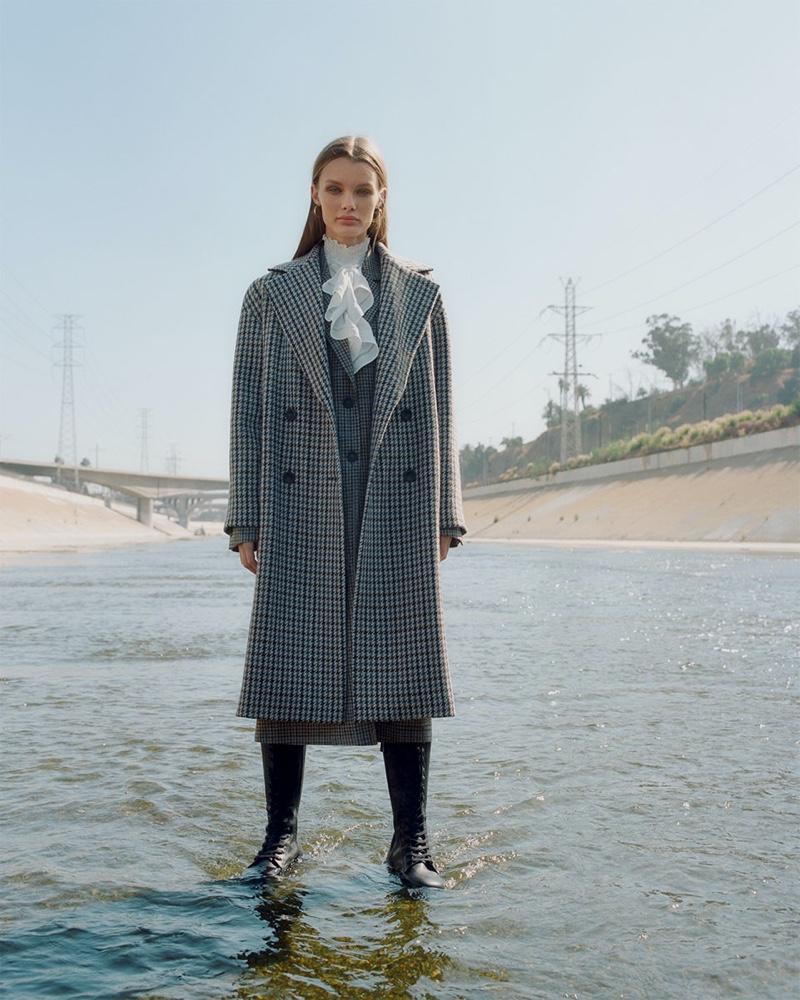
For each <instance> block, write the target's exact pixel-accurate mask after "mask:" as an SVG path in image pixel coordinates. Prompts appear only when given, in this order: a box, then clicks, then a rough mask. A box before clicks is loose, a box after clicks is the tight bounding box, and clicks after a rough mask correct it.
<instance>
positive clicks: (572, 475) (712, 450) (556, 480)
mask: <svg viewBox="0 0 800 1000" xmlns="http://www.w3.org/2000/svg"><path fill="white" fill-rule="evenodd" d="M771 452H775V453H778V452H785V453H786V456H787V457H790V458H792V459H794V460H797V459H800V425H795V426H794V427H781V428H780V429H779V430H777V431H764V432H763V433H762V434H748V435H747V436H746V437H740V438H728V439H726V440H725V441H712V442H710V443H708V444H695V445H691V446H690V447H689V448H674V449H672V450H671V451H659V452H655V453H654V454H652V455H642V456H641V457H639V458H624V459H621V460H620V461H618V462H605V463H604V464H602V465H587V466H585V467H584V468H581V469H566V470H564V471H563V472H556V473H555V474H554V475H552V476H549V475H548V476H540V477H539V478H538V479H512V480H510V481H509V482H505V483H491V484H489V485H486V486H471V487H469V488H468V489H465V490H464V498H465V499H473V498H477V497H491V496H501V495H503V494H507V493H522V492H527V491H528V490H540V489H542V488H543V487H548V486H566V485H569V484H572V483H591V482H597V481H599V480H603V479H620V478H623V477H625V476H640V475H642V474H647V473H651V474H652V473H659V472H672V473H676V472H677V473H680V472H681V471H684V470H685V471H686V472H691V471H695V470H696V469H697V468H698V466H703V465H705V466H710V465H712V464H714V465H717V464H719V465H724V464H726V463H728V462H730V463H733V462H736V461H740V460H741V459H744V458H746V457H747V456H756V455H758V456H759V457H763V456H765V455H766V454H769V453H771ZM777 457H778V455H777V454H776V458H777Z"/></svg>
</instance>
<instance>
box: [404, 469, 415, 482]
mask: <svg viewBox="0 0 800 1000" xmlns="http://www.w3.org/2000/svg"><path fill="white" fill-rule="evenodd" d="M416 481H417V471H416V469H406V471H405V472H404V473H403V482H404V483H415V482H416Z"/></svg>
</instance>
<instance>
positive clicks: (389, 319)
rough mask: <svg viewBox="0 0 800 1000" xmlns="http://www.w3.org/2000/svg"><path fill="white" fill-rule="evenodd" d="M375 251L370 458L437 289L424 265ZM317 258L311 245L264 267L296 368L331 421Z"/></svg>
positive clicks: (402, 384)
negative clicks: (377, 275) (377, 278)
mask: <svg viewBox="0 0 800 1000" xmlns="http://www.w3.org/2000/svg"><path fill="white" fill-rule="evenodd" d="M375 252H376V253H377V255H378V259H379V261H380V265H381V298H380V309H379V316H378V342H379V346H380V353H379V354H378V359H377V361H376V362H375V364H376V365H377V371H376V374H375V397H374V403H373V414H372V454H373V455H374V454H375V452H376V451H377V448H378V446H379V445H380V442H381V441H382V439H383V435H384V434H385V432H386V427H387V426H388V423H389V419H390V418H391V415H392V413H393V412H394V408H395V407H396V405H397V403H398V402H399V400H400V397H401V396H402V395H403V392H404V390H405V386H406V383H407V381H408V374H409V370H410V368H411V363H412V361H413V359H414V354H415V353H416V350H417V347H418V346H419V342H420V340H421V339H422V336H423V334H424V332H425V327H426V324H427V322H428V318H429V317H430V314H431V310H432V308H433V304H434V302H435V300H436V296H437V294H438V291H439V286H438V285H437V284H436V282H434V281H433V280H432V278H430V277H429V275H430V272H431V268H430V267H428V266H427V265H425V264H417V263H415V262H414V261H410V260H406V259H405V258H403V257H398V256H397V255H396V254H393V253H391V252H390V251H389V250H387V248H386V247H385V246H383V244H382V243H378V244H376V246H375ZM318 254H319V250H318V247H314V248H313V249H312V250H310V251H309V253H307V254H305V255H304V256H303V257H298V258H297V259H296V260H292V261H288V262H287V263H285V264H279V265H277V266H276V267H273V268H270V272H271V273H272V274H273V275H275V277H274V278H273V279H272V280H270V282H269V294H270V297H271V298H272V300H273V301H274V302H275V305H276V307H277V312H278V316H279V318H280V322H281V325H282V326H283V329H284V332H285V334H286V337H287V339H288V341H289V343H290V344H291V346H292V349H293V351H294V353H295V357H296V358H297V362H298V364H299V365H300V367H301V368H302V369H303V371H304V373H305V374H306V377H307V378H308V380H309V382H310V383H311V386H312V388H313V390H314V392H315V393H316V395H317V396H318V397H319V399H320V400H321V401H322V403H323V404H324V406H325V407H326V409H327V410H328V413H329V414H330V417H331V420H333V421H334V422H335V414H334V407H333V394H332V392H331V384H330V376H329V372H328V356H327V351H326V349H325V322H324V311H325V307H324V299H323V295H322V282H321V281H320V269H319V267H320V266H319V256H318Z"/></svg>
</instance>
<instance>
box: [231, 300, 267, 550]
mask: <svg viewBox="0 0 800 1000" xmlns="http://www.w3.org/2000/svg"><path fill="white" fill-rule="evenodd" d="M262 297H263V291H262V288H261V282H259V281H255V282H253V284H252V285H251V286H250V287H249V288H248V290H247V293H246V294H245V297H244V303H243V305H242V313H241V317H240V319H239V333H238V336H237V338H236V352H235V354H234V360H233V390H232V393H231V452H230V487H229V495H228V512H227V516H226V518H225V531H226V532H227V533H228V534H229V535H230V536H231V547H232V548H233V547H236V546H237V545H238V544H239V542H241V541H245V540H254V539H256V538H257V537H258V521H259V515H258V498H259V475H260V467H261V435H262V413H261V374H262V365H263V360H262V351H263V330H262V315H263V311H262V308H261V305H262Z"/></svg>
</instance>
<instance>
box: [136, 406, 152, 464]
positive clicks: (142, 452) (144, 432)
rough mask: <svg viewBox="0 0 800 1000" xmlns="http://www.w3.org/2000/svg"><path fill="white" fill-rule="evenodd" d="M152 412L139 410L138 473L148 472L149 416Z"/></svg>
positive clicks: (144, 409) (143, 408) (143, 409)
mask: <svg viewBox="0 0 800 1000" xmlns="http://www.w3.org/2000/svg"><path fill="white" fill-rule="evenodd" d="M152 412H153V411H152V410H148V409H146V408H145V407H142V409H141V410H139V439H140V445H141V446H140V449H139V472H149V471H150V414H151V413H152Z"/></svg>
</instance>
